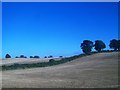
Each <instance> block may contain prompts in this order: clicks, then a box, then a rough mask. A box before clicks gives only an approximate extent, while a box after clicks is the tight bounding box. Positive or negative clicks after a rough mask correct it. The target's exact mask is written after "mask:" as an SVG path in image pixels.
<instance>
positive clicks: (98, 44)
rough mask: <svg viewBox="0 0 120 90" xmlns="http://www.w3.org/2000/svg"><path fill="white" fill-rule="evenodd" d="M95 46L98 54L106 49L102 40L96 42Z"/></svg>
mask: <svg viewBox="0 0 120 90" xmlns="http://www.w3.org/2000/svg"><path fill="white" fill-rule="evenodd" d="M94 46H95V50H97V51H98V52H101V50H102V49H104V48H106V45H105V43H104V42H103V41H101V40H96V41H95V44H94Z"/></svg>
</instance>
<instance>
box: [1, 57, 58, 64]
mask: <svg viewBox="0 0 120 90" xmlns="http://www.w3.org/2000/svg"><path fill="white" fill-rule="evenodd" d="M50 59H52V58H38V59H37V58H36V59H34V58H8V59H1V60H2V61H1V62H0V66H2V65H12V64H14V63H17V64H32V63H40V62H49V60H50ZM54 59H55V60H60V58H54Z"/></svg>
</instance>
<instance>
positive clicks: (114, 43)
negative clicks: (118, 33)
mask: <svg viewBox="0 0 120 90" xmlns="http://www.w3.org/2000/svg"><path fill="white" fill-rule="evenodd" d="M109 47H110V48H111V49H114V50H115V51H116V50H117V49H118V40H116V39H113V40H111V41H110V44H109Z"/></svg>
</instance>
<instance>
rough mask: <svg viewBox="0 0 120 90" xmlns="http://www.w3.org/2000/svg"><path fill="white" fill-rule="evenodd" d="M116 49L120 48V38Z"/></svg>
mask: <svg viewBox="0 0 120 90" xmlns="http://www.w3.org/2000/svg"><path fill="white" fill-rule="evenodd" d="M118 50H120V40H118Z"/></svg>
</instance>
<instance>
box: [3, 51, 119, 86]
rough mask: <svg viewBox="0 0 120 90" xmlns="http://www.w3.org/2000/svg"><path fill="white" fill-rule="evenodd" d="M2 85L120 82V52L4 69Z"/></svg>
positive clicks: (115, 84) (83, 84)
mask: <svg viewBox="0 0 120 90" xmlns="http://www.w3.org/2000/svg"><path fill="white" fill-rule="evenodd" d="M2 83H3V88H86V87H89V88H90V87H97V88H101V87H117V86H118V53H117V52H112V53H99V54H94V55H90V56H86V57H82V58H79V59H76V60H73V61H71V62H68V63H64V64H60V65H55V66H50V67H44V68H34V69H32V68H31V69H25V70H9V71H3V72H2Z"/></svg>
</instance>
